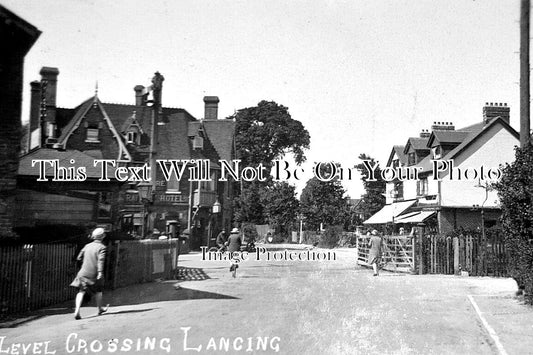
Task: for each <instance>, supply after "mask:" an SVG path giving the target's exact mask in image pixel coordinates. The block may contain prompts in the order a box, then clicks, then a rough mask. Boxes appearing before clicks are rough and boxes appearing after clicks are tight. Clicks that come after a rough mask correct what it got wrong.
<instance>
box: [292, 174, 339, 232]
mask: <svg viewBox="0 0 533 355" xmlns="http://www.w3.org/2000/svg"><path fill="white" fill-rule="evenodd" d="M324 169H325V172H324V171H323V172H322V174H321V176H323V177H327V176H329V175H328V174H329V171H327V170H328V169H327V166H325V167H324ZM345 192H346V191H345V190H344V188H343V187H342V185H341V183H340V181H339V179H338V178H337V177H335V178H334V179H332V180H331V181H321V180H319V179H318V178H317V177H313V178H312V179H310V180H309V181H307V184H306V185H305V187H304V189H303V191H302V195H301V196H300V205H301V207H300V210H301V212H302V214H303V215H304V217H305V220H306V225H307V226H308V227H311V228H313V229H318V228H319V227H320V223H323V224H324V225H325V226H332V225H344V224H345V223H346V221H347V220H349V217H348V214H349V213H348V202H347V199H346V198H345V197H344V194H345Z"/></svg>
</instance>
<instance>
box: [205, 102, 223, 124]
mask: <svg viewBox="0 0 533 355" xmlns="http://www.w3.org/2000/svg"><path fill="white" fill-rule="evenodd" d="M219 102H220V100H219V99H218V96H204V103H205V112H204V119H206V120H216V119H217V118H218V103H219Z"/></svg>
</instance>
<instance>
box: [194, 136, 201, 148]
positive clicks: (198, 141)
mask: <svg viewBox="0 0 533 355" xmlns="http://www.w3.org/2000/svg"><path fill="white" fill-rule="evenodd" d="M192 149H204V138H203V137H200V136H195V137H194V138H193V141H192Z"/></svg>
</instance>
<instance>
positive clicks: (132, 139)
mask: <svg viewBox="0 0 533 355" xmlns="http://www.w3.org/2000/svg"><path fill="white" fill-rule="evenodd" d="M126 143H132V144H137V132H128V134H127V136H126Z"/></svg>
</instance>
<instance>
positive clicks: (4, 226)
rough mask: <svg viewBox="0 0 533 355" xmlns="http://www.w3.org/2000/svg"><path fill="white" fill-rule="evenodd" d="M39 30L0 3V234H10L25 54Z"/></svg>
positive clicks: (19, 134) (19, 136)
mask: <svg viewBox="0 0 533 355" xmlns="http://www.w3.org/2000/svg"><path fill="white" fill-rule="evenodd" d="M40 34H41V32H40V31H39V30H38V29H37V28H35V27H34V26H32V25H31V24H29V23H28V22H26V21H24V20H23V19H21V18H20V17H18V16H17V15H15V14H14V13H12V12H11V11H9V10H7V9H6V8H5V7H3V6H1V5H0V38H2V50H1V52H2V53H1V54H0V237H1V236H2V235H9V234H10V232H11V227H12V219H13V208H12V206H13V203H14V192H15V188H16V176H17V169H18V158H19V151H20V149H19V148H20V139H21V105H22V86H23V85H22V78H23V68H24V57H25V56H26V54H27V53H28V51H29V50H30V48H31V47H32V46H33V44H34V43H35V41H36V40H37V38H38V37H39V35H40Z"/></svg>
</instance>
